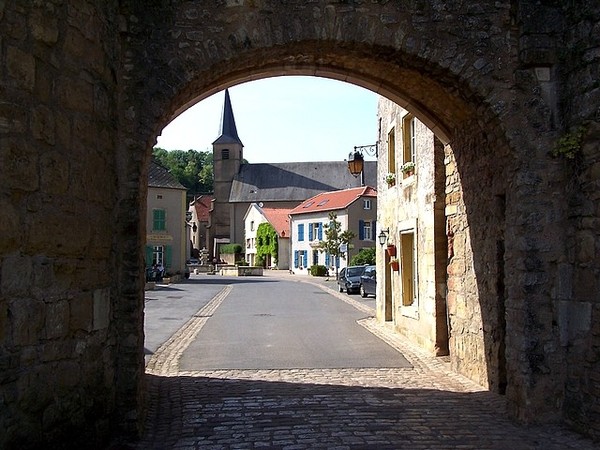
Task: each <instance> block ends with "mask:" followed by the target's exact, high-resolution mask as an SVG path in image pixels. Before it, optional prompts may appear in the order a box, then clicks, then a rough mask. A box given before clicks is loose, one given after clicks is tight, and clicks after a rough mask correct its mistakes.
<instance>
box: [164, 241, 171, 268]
mask: <svg viewBox="0 0 600 450" xmlns="http://www.w3.org/2000/svg"><path fill="white" fill-rule="evenodd" d="M165 253H166V258H167V263H166V264H165V266H166V267H171V264H172V261H173V248H172V247H171V246H170V245H165Z"/></svg>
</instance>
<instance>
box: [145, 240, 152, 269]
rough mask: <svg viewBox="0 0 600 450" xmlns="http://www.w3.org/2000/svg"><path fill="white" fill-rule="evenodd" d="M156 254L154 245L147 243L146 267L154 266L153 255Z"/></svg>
mask: <svg viewBox="0 0 600 450" xmlns="http://www.w3.org/2000/svg"><path fill="white" fill-rule="evenodd" d="M153 255H154V247H152V246H151V245H146V267H151V266H152V257H153Z"/></svg>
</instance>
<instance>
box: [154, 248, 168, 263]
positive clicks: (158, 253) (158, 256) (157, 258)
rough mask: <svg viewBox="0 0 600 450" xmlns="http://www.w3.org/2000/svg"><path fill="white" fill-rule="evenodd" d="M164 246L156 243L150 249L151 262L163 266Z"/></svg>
mask: <svg viewBox="0 0 600 450" xmlns="http://www.w3.org/2000/svg"><path fill="white" fill-rule="evenodd" d="M164 262H165V248H164V247H163V246H162V245H156V246H154V248H153V249H152V264H156V265H159V266H164V265H165V264H164Z"/></svg>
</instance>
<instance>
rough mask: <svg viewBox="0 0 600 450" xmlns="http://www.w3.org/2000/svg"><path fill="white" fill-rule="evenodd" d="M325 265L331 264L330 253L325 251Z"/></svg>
mask: <svg viewBox="0 0 600 450" xmlns="http://www.w3.org/2000/svg"><path fill="white" fill-rule="evenodd" d="M325 265H326V266H329V253H325Z"/></svg>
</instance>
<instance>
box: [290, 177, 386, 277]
mask: <svg viewBox="0 0 600 450" xmlns="http://www.w3.org/2000/svg"><path fill="white" fill-rule="evenodd" d="M330 213H334V214H335V215H336V216H337V217H336V220H337V221H338V222H339V223H340V226H341V230H340V232H344V231H346V230H350V231H352V232H353V233H354V235H355V238H354V239H353V240H352V241H351V243H350V245H348V247H347V248H346V250H345V251H344V252H343V254H341V255H339V256H337V257H336V256H333V255H330V254H329V253H327V252H324V251H321V250H319V248H318V246H319V243H320V242H322V241H324V240H326V228H327V227H328V226H329V222H330V219H329V215H330ZM290 219H291V220H290V226H291V233H292V241H291V249H290V250H291V253H290V263H291V270H292V271H294V273H307V272H306V271H307V270H310V267H311V266H314V265H323V266H325V267H327V268H328V270H329V272H330V273H335V272H336V269H340V268H343V267H346V266H348V265H349V261H350V259H351V258H352V256H354V255H356V254H358V252H359V251H360V250H361V249H363V248H374V247H375V241H376V238H375V236H376V227H377V225H376V219H377V191H376V190H375V189H373V188H371V187H369V186H362V187H358V188H352V189H345V190H342V191H334V192H324V193H322V194H318V195H316V196H314V197H311V198H309V199H307V200H306V201H304V202H302V203H301V204H300V205H298V206H297V207H296V208H294V209H293V210H292V211H291V212H290Z"/></svg>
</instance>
